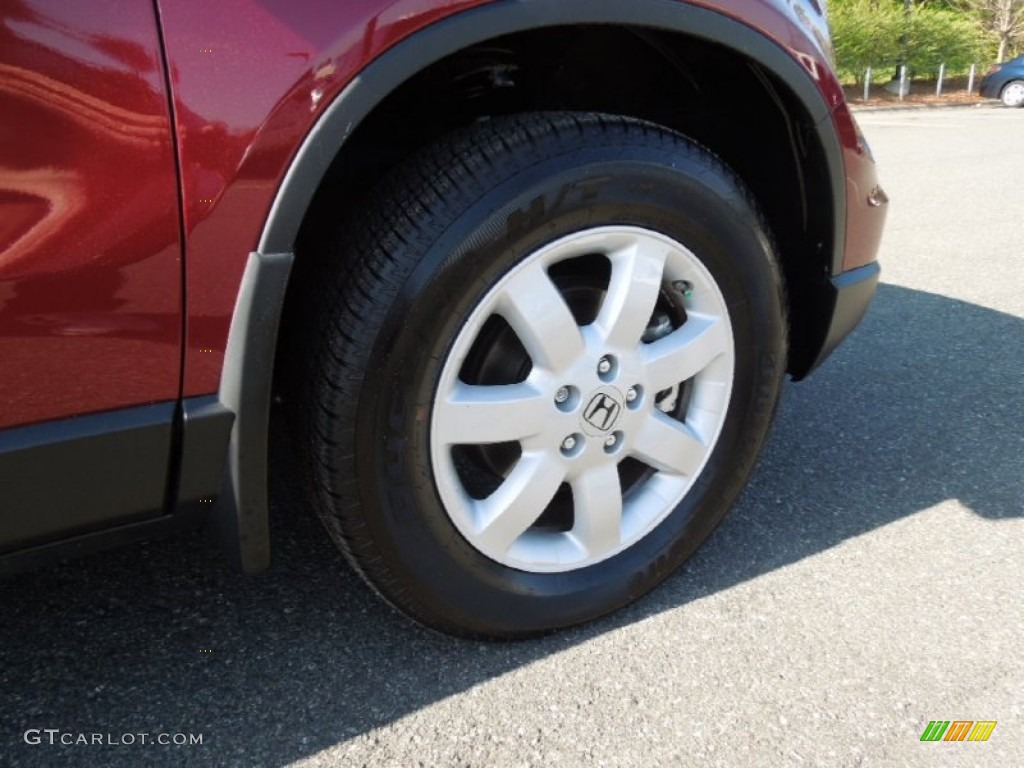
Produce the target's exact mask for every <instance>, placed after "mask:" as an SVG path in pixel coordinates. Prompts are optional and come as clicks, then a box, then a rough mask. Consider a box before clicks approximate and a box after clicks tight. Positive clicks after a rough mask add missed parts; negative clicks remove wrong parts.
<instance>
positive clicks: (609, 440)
mask: <svg viewBox="0 0 1024 768" xmlns="http://www.w3.org/2000/svg"><path fill="white" fill-rule="evenodd" d="M617 442H619V439H618V438H617V437H615V435H608V437H606V438H605V439H604V447H605V448H614V447H615V444H616V443H617Z"/></svg>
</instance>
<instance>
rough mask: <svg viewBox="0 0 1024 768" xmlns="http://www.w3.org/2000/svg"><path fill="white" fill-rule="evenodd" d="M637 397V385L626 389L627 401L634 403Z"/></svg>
mask: <svg viewBox="0 0 1024 768" xmlns="http://www.w3.org/2000/svg"><path fill="white" fill-rule="evenodd" d="M636 398H637V391H636V387H630V388H629V389H627V390H626V402H627V403H632V402H633V401H634V400H636Z"/></svg>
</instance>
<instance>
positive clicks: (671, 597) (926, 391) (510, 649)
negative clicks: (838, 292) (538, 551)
mask: <svg viewBox="0 0 1024 768" xmlns="http://www.w3.org/2000/svg"><path fill="white" fill-rule="evenodd" d="M1022 372H1024V320H1021V319H1019V318H1016V317H1013V316H1011V315H1006V314H1001V313H999V312H994V311H991V310H988V309H984V308H982V307H979V306H976V305H971V304H966V303H963V302H960V301H956V300H953V299H949V298H946V297H942V296H936V295H933V294H927V293H922V292H918V291H913V290H908V289H904V288H899V287H894V286H888V285H883V286H882V287H881V288H880V290H879V294H878V297H877V300H876V302H875V304H874V305H873V308H872V310H871V312H870V314H869V316H868V318H867V319H866V320H865V322H864V325H863V326H862V327H861V329H860V330H859V331H858V333H857V334H856V335H855V336H854V337H853V338H851V339H850V340H849V341H848V342H847V344H846V345H845V346H844V347H842V348H841V349H840V350H839V351H838V352H837V354H836V356H835V357H834V358H833V359H832V360H831V361H830V362H829V363H828V364H827V365H826V366H825V368H824V369H823V370H821V371H820V372H818V373H817V374H816V375H815V376H814V377H812V378H811V379H810V380H809V381H808V382H806V383H803V384H800V385H790V386H787V389H786V393H785V397H784V401H783V406H782V409H781V411H780V414H779V420H778V422H777V426H776V429H775V432H774V435H773V438H772V440H771V441H770V444H769V446H768V448H767V451H766V453H765V456H764V458H763V460H762V462H761V465H760V467H759V469H758V472H757V474H756V476H755V478H754V480H753V482H752V484H751V487H750V488H749V489H748V491H747V493H746V494H745V495H744V498H743V500H742V501H741V503H740V504H739V506H738V507H737V509H736V510H735V511H734V512H733V514H732V515H731V516H730V517H729V518H728V519H727V521H726V522H725V523H724V524H723V526H722V527H721V528H720V529H719V531H718V532H717V533H716V534H715V536H714V537H712V539H711V541H710V542H709V543H708V544H707V545H706V546H705V547H704V548H703V549H702V550H701V551H700V552H699V553H698V554H697V556H696V557H695V558H694V559H693V560H691V561H690V563H688V564H687V566H686V567H685V568H684V569H683V570H682V571H681V572H680V573H679V574H677V575H676V576H674V577H673V578H672V579H670V580H669V581H668V582H667V583H666V584H665V585H664V586H663V587H661V588H660V589H659V590H657V591H656V592H655V593H654V594H653V595H651V596H649V597H648V598H646V599H645V600H642V601H641V602H640V603H639V604H637V605H635V606H632V607H630V608H628V609H627V610H625V611H623V612H620V613H619V614H617V615H615V616H614V617H612V618H610V619H608V620H605V621H602V622H598V623H596V624H593V625H590V626H588V627H584V628H582V629H577V630H572V631H568V632H563V633H561V634H558V635H555V636H552V637H548V638H545V639H542V640H538V641H531V642H524V643H514V644H486V643H473V642H466V641H459V640H454V639H450V638H447V637H442V636H438V635H435V634H432V633H430V632H426V631H424V630H421V629H419V628H417V627H414V626H411V625H410V624H408V623H407V622H406V621H404V620H403V619H401V618H399V617H397V616H395V615H394V614H392V613H391V611H390V610H389V609H387V608H386V607H384V606H383V604H381V603H380V602H378V601H377V599H376V598H375V597H373V596H372V595H371V594H370V593H369V591H368V590H367V589H366V588H365V587H364V586H363V585H362V583H361V582H360V581H359V580H358V578H357V577H355V576H354V575H353V574H352V573H350V572H349V571H348V569H347V568H346V567H345V566H343V565H342V564H340V563H339V561H338V558H337V557H335V554H334V552H333V550H332V548H331V546H330V545H329V543H328V542H327V541H326V539H325V536H324V535H323V534H322V533H321V531H320V529H319V525H318V524H317V523H316V522H315V521H312V520H311V519H310V516H309V515H307V514H306V513H305V511H304V510H302V509H297V508H294V507H295V504H294V503H289V502H288V501H287V500H286V499H285V500H279V502H278V504H277V509H276V516H277V519H276V520H275V536H276V538H275V543H276V557H275V565H274V567H273V568H272V569H271V571H270V572H269V573H267V574H264V575H261V576H257V577H242V576H239V575H236V574H233V573H231V572H230V571H228V570H227V568H226V566H225V565H224V564H223V562H222V561H221V559H220V558H219V557H218V555H217V554H216V552H215V551H214V550H213V549H212V547H211V546H209V545H208V544H206V542H205V540H204V538H203V537H202V536H201V535H200V534H198V533H197V534H192V535H188V536H185V537H182V538H178V539H175V540H168V541H161V542H153V543H150V544H148V545H146V546H142V547H136V548H134V549H130V550H124V551H118V552H112V553H106V554H101V555H97V556H94V557H92V558H89V559H86V560H82V561H78V562H73V563H66V564H62V565H60V566H57V567H54V568H50V569H46V570H41V571H37V572H35V573H31V574H24V575H20V576H18V577H15V578H13V579H10V580H7V581H5V582H2V583H0V606H2V610H3V622H2V626H0V690H2V699H0V763H2V764H5V765H52V764H55V763H56V762H57V761H58V760H59V761H60V762H62V763H64V762H68V761H70V762H71V763H74V764H118V765H120V764H123V765H136V764H140V763H145V764H152V765H161V764H167V765H182V764H187V763H201V764H208V763H216V764H227V765H234V764H240V765H252V764H265V765H283V764H286V763H288V762H291V761H293V760H297V759H300V758H302V757H304V756H307V755H310V754H313V753H316V752H317V751H319V750H321V749H324V748H326V747H329V746H331V745H334V744H337V743H339V742H343V741H345V740H347V739H349V738H351V737H353V736H355V735H357V734H361V733H365V732H367V731H370V730H372V729H373V728H375V727H378V726H381V725H384V724H387V723H389V722H392V721H394V720H396V719H397V718H400V717H402V716H403V715H406V714H408V713H410V712H414V711H416V710H418V709H421V708H423V707H426V706H428V705H430V704H431V703H432V702H436V701H438V700H441V699H443V698H445V697H448V696H451V695H454V694H458V693H460V692H462V691H465V690H467V689H469V688H470V687H472V686H474V685H477V684H479V683H481V682H483V681H486V680H489V679H491V678H495V677H498V676H500V675H502V674H503V673H505V672H507V671H509V670H512V669H515V668H517V667H519V666H521V665H525V664H528V663H530V662H532V661H535V660H537V659H541V658H543V657H546V656H548V655H550V654H554V653H557V652H559V651H561V650H564V649H566V648H569V647H572V646H574V645H576V644H578V643H581V642H584V641H586V640H587V639H588V638H592V637H595V636H597V635H600V634H602V633H604V632H607V631H609V630H611V629H614V628H617V627H621V626H626V625H629V624H631V623H633V622H636V621H638V620H640V619H643V618H644V617H646V616H650V615H653V614H656V613H659V612H661V611H666V610H672V609H675V608H678V607H679V606H682V605H685V604H686V603H688V602H690V601H692V600H695V599H697V598H700V597H702V596H705V595H707V594H710V593H714V592H717V591H720V590H723V589H727V588H729V587H731V586H733V585H735V584H737V583H740V582H743V581H746V580H748V579H752V578H755V577H757V576H759V575H761V574H764V573H766V572H769V571H771V570H773V569H775V568H778V567H780V566H783V565H786V564H789V563H793V562H795V561H798V560H801V559H803V558H805V557H808V556H811V555H814V554H815V553H818V552H821V551H823V550H825V549H828V548H830V547H832V546H835V545H837V544H839V543H841V542H843V541H844V540H847V539H849V538H851V537H855V536H858V535H860V534H863V533H865V532H867V531H871V530H873V529H875V528H878V527H880V526H883V525H886V524H887V523H890V522H893V521H894V520H897V519H900V518H902V517H905V516H907V515H911V514H914V513H915V512H918V511H920V510H922V509H926V508H928V507H930V506H933V505H934V504H936V503H939V502H941V501H943V500H946V499H949V498H957V499H960V500H961V501H962V502H963V503H964V504H965V505H967V506H968V507H970V508H971V509H972V510H974V512H976V513H977V514H979V515H981V516H984V517H986V518H991V519H999V518H1004V517H1009V516H1020V515H1021V514H1022V513H1024V431H1022V430H1020V429H1019V428H1018V427H1017V420H1018V418H1019V410H1020V405H1021V397H1022V395H1021V391H1022V377H1024V373H1022ZM29 728H40V729H42V728H59V729H61V730H62V731H66V732H72V733H81V732H84V733H93V732H99V733H104V734H105V733H112V734H114V735H115V737H116V736H117V735H119V734H122V733H138V732H149V733H151V734H154V735H155V734H156V733H159V732H168V733H177V732H186V733H188V732H191V733H202V734H203V739H204V743H203V745H202V746H198V747H178V748H175V747H149V748H142V747H138V746H134V747H127V746H122V747H99V746H88V747H87V746H70V747H51V746H48V745H45V744H44V745H40V746H27V745H25V744H24V742H23V733H24V732H25V730H26V729H29Z"/></svg>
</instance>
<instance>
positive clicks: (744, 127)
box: [285, 25, 841, 377]
mask: <svg viewBox="0 0 1024 768" xmlns="http://www.w3.org/2000/svg"><path fill="white" fill-rule="evenodd" d="M548 109H551V110H567V109H568V110H581V111H599V112H608V113H612V114H620V115H628V116H632V117H637V118H641V119H646V120H650V121H652V122H656V123H659V124H662V125H665V126H667V127H669V128H672V129H674V130H677V131H679V132H680V133H683V134H685V135H687V136H689V137H690V138H692V139H694V140H696V141H698V142H700V143H702V144H704V145H705V146H706V147H708V148H709V149H711V150H712V151H713V152H715V153H716V154H717V155H719V156H720V157H721V158H722V159H723V160H725V162H726V163H727V164H728V165H730V166H731V167H732V168H733V170H734V171H735V172H736V173H737V174H738V175H739V176H740V177H741V178H742V179H743V180H744V182H745V183H746V184H747V186H748V187H749V188H750V190H751V192H752V193H753V195H754V197H755V198H756V199H757V200H758V201H759V203H760V205H761V208H762V211H763V213H764V215H765V218H766V219H767V221H768V224H769V227H770V229H771V231H772V232H773V234H774V237H775V240H776V243H777V247H778V253H779V256H780V259H781V261H782V267H783V271H784V274H785V279H786V287H787V293H788V297H789V323H790V356H789V364H788V369H789V371H790V373H792V374H793V375H795V376H797V377H800V376H802V375H803V374H804V373H806V371H807V369H808V368H809V366H810V364H811V363H812V361H813V360H814V359H815V357H816V356H817V352H818V350H819V349H820V347H821V343H822V340H823V337H824V332H825V326H826V324H827V323H826V321H827V317H826V314H827V302H828V300H829V299H828V296H827V292H826V288H827V277H828V274H829V265H830V262H831V254H832V252H833V237H834V235H835V234H836V233H834V232H833V231H832V230H833V223H832V222H833V221H834V218H833V210H832V205H833V204H834V203H833V201H832V193H831V186H830V179H829V175H828V167H827V163H826V161H825V157H824V151H823V149H822V147H821V145H820V143H819V141H818V139H817V138H816V135H815V126H814V124H813V122H812V120H811V119H810V117H809V116H808V114H807V112H806V111H805V109H804V108H803V106H802V105H801V104H800V102H799V101H798V99H797V98H796V97H795V96H794V95H793V94H792V93H791V92H790V91H789V89H788V88H786V87H785V86H784V85H783V84H782V83H781V82H780V81H779V80H777V79H776V78H775V77H774V76H773V75H772V74H771V73H770V72H768V71H766V70H765V69H763V68H762V67H761V66H759V65H758V64H757V63H756V62H754V61H752V60H751V59H748V58H746V57H744V56H743V55H742V54H739V53H737V52H735V51H733V50H730V49H728V48H725V47H723V46H721V45H718V44H715V43H711V42H707V41H705V40H702V39H699V38H696V37H691V36H687V35H683V34H679V33H670V32H665V31H660V30H651V29H641V28H632V27H625V26H618V25H616V26H613V25H581V26H571V27H554V28H544V29H536V30H530V31H526V32H518V33H515V34H510V35H506V36H503V37H497V38H493V39H491V40H489V41H487V42H485V43H482V44H478V45H473V46H470V47H468V48H465V49H463V50H461V51H459V52H457V53H455V54H452V55H450V56H448V57H446V58H444V59H441V60H440V61H438V62H436V63H435V64H433V65H431V66H429V67H427V68H426V69H424V70H422V71H420V72H419V73H418V74H417V75H415V76H414V77H412V78H410V79H409V80H407V81H406V82H405V83H404V84H403V85H401V86H400V87H399V88H397V89H396V90H395V91H393V92H392V93H391V94H390V95H388V96H387V97H386V98H385V99H384V100H383V101H381V102H380V103H379V104H378V105H377V107H376V108H375V109H374V110H373V111H372V112H371V113H370V114H369V115H368V116H367V117H366V119H365V120H363V122H362V123H361V124H360V125H359V126H358V127H357V128H356V130H355V131H354V132H353V134H352V135H351V136H350V137H349V138H348V140H347V141H346V142H345V144H344V146H343V147H342V148H341V150H340V151H339V152H338V154H337V156H336V157H335V159H334V161H333V163H332V165H331V168H330V170H329V171H328V173H327V174H326V176H325V177H324V179H323V181H322V182H321V184H320V186H319V187H318V189H317V192H316V194H315V196H314V198H313V202H312V203H311V205H310V207H309V209H308V211H307V212H306V215H305V217H304V219H303V223H302V227H301V229H300V231H299V236H298V238H297V240H296V255H297V258H296V262H295V268H294V273H293V276H292V287H291V288H290V289H289V297H290V298H289V300H288V305H286V307H285V323H286V326H287V325H288V323H289V320H288V318H289V316H290V314H291V313H290V312H289V310H288V306H289V305H291V304H293V303H301V301H302V300H301V298H298V299H297V298H295V297H296V296H301V294H302V293H303V291H304V290H305V289H304V286H306V285H309V284H310V283H311V282H315V281H316V274H317V272H318V269H317V266H316V264H317V251H318V249H317V243H318V241H320V240H321V236H322V232H323V229H322V228H323V227H324V226H330V225H332V224H333V223H334V222H336V221H337V217H338V213H339V211H343V210H345V209H347V208H348V207H349V206H351V205H353V204H354V203H356V202H357V200H358V199H359V198H361V197H362V196H363V195H365V194H366V193H367V191H368V190H369V189H371V188H372V187H373V186H374V184H375V182H376V180H377V179H379V178H380V177H381V176H382V175H383V174H385V173H387V171H388V170H389V169H390V168H392V167H394V166H395V165H397V164H398V163H400V162H402V160H403V159H404V158H406V157H408V156H409V155H410V154H411V153H413V152H415V151H416V150H417V149H419V148H420V147H422V146H424V145H426V144H428V143H430V142H432V141H434V140H436V139H437V138H438V137H440V136H442V135H444V134H445V133H448V132H449V131H451V130H453V129H455V128H458V127H460V126H462V125H466V124H468V123H471V122H473V121H475V120H480V119H486V118H488V117H491V116H495V115H501V114H509V113H514V112H524V111H538V110H548ZM839 234H841V233H839Z"/></svg>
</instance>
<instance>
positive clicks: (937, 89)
mask: <svg viewBox="0 0 1024 768" xmlns="http://www.w3.org/2000/svg"><path fill="white" fill-rule="evenodd" d="M945 74H946V62H942V63H941V64H939V81H938V82H937V83H936V84H935V95H936V96H941V95H942V77H943V75H945Z"/></svg>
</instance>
